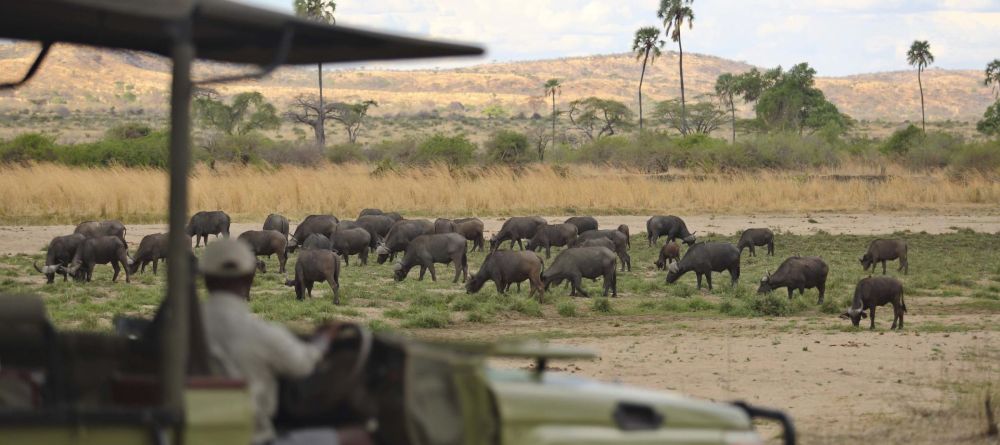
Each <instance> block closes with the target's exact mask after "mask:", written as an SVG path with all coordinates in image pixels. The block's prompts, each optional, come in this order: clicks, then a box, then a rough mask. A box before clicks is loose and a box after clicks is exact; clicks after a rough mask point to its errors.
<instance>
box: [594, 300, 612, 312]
mask: <svg viewBox="0 0 1000 445" xmlns="http://www.w3.org/2000/svg"><path fill="white" fill-rule="evenodd" d="M590 309H591V310H592V311H594V312H600V313H602V314H610V313H611V312H613V311H614V309H613V308H612V307H611V300H609V299H607V298H606V297H600V298H595V299H594V302H593V303H591V304H590Z"/></svg>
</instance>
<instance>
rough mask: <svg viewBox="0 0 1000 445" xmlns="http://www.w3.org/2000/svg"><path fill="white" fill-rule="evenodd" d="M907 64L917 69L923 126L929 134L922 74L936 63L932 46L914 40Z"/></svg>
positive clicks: (907, 57) (907, 56)
mask: <svg viewBox="0 0 1000 445" xmlns="http://www.w3.org/2000/svg"><path fill="white" fill-rule="evenodd" d="M906 63H909V64H910V66H915V67H917V84H918V85H920V118H921V122H922V124H923V130H924V133H926V132H927V112H926V111H924V82H923V80H922V79H921V78H920V74H921V73H923V72H924V69H925V68H927V67H928V66H930V64H932V63H934V55H933V54H931V44H930V43H927V41H926V40H923V41H921V40H914V41H913V44H912V45H910V50H909V51H907V52H906Z"/></svg>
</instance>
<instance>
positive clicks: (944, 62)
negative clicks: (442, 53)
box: [241, 0, 1000, 76]
mask: <svg viewBox="0 0 1000 445" xmlns="http://www.w3.org/2000/svg"><path fill="white" fill-rule="evenodd" d="M241 1H244V2H247V3H253V4H257V5H261V6H265V7H269V8H273V9H281V10H286V11H290V10H291V3H292V0H241ZM337 3H338V7H337V14H336V16H337V20H338V23H339V24H344V25H352V26H362V27H368V28H377V29H380V30H388V31H395V32H404V33H410V34H417V35H422V36H431V37H436V38H444V39H452V40H460V41H468V42H475V43H479V44H481V45H484V46H485V47H486V49H487V55H486V56H485V58H483V59H478V60H477V59H472V60H466V61H463V62H460V63H461V64H474V63H483V62H489V61H493V60H496V61H508V60H527V59H542V58H554V57H565V56H579V55H590V54H607V53H617V52H624V51H627V50H629V49H630V45H631V39H632V36H633V34H634V32H635V30H636V29H637V28H639V27H640V26H649V25H657V24H660V23H659V21H658V20H657V18H656V8H657V6H658V5H659V1H658V0H618V1H607V0H604V1H597V0H424V1H420V0H338V2H337ZM694 10H695V21H694V29H692V30H690V31H689V30H687V29H685V30H684V32H685V34H684V50H685V51H691V52H698V53H704V54H711V55H715V56H720V57H725V58H729V59H735V60H743V61H746V62H749V63H752V64H755V65H761V66H773V65H779V64H780V65H784V66H789V65H792V64H795V63H798V62H802V61H808V62H809V63H811V64H812V65H813V66H814V67H815V68H816V69H817V70H818V71H819V73H820V75H827V76H830V75H845V74H855V73H863V72H871V71H891V70H900V69H907V65H906V60H905V53H906V50H907V48H908V47H909V44H910V42H912V41H913V40H914V39H921V40H929V41H930V43H931V50H932V52H933V53H934V55H935V56H936V59H937V62H936V63H935V66H939V67H943V68H962V69H983V68H984V67H985V65H986V63H988V62H989V61H990V60H993V59H994V58H1000V0H937V1H923V0H757V1H745V0H725V1H723V0H696V1H695V2H694ZM667 48H668V49H676V44H675V43H673V42H670V41H668V42H667ZM425 63H427V62H425ZM430 65H432V66H452V65H453V63H449V62H430ZM425 66H426V65H425Z"/></svg>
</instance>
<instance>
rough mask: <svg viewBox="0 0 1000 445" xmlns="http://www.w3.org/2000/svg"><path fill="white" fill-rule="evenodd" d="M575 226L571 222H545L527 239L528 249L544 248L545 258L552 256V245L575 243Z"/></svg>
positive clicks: (562, 245) (559, 245)
mask: <svg viewBox="0 0 1000 445" xmlns="http://www.w3.org/2000/svg"><path fill="white" fill-rule="evenodd" d="M576 235H577V228H576V226H575V225H573V224H567V223H563V224H546V225H544V226H541V227H539V228H538V230H536V231H535V236H533V237H531V239H530V240H528V250H530V251H532V252H537V251H538V249H545V258H550V257H552V253H551V252H552V246H557V247H566V246H572V245H573V244H576Z"/></svg>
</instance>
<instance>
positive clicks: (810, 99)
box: [754, 63, 850, 133]
mask: <svg viewBox="0 0 1000 445" xmlns="http://www.w3.org/2000/svg"><path fill="white" fill-rule="evenodd" d="M815 77H816V70H815V69H813V68H812V67H810V66H809V64H808V63H800V64H798V65H795V66H794V67H792V68H791V69H790V70H788V71H786V72H783V73H781V74H780V75H779V76H778V77H777V78H776V79H775V81H774V85H773V86H771V87H770V88H767V89H765V90H763V91H762V92H761V94H760V97H759V98H758V99H757V105H756V106H755V107H754V109H755V111H756V112H757V120H758V121H759V123H760V125H761V126H762V127H763V128H765V129H767V130H771V131H798V132H800V133H801V132H802V131H803V130H804V129H809V130H812V131H815V130H818V129H820V128H824V127H833V128H834V129H836V130H838V131H843V130H846V129H847V127H848V126H849V124H850V119H849V118H848V117H847V116H846V115H844V114H842V113H840V111H839V110H838V109H837V106H836V105H834V104H832V103H830V101H828V100H827V99H826V96H825V95H824V94H823V91H821V90H820V89H819V88H816V86H815Z"/></svg>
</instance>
